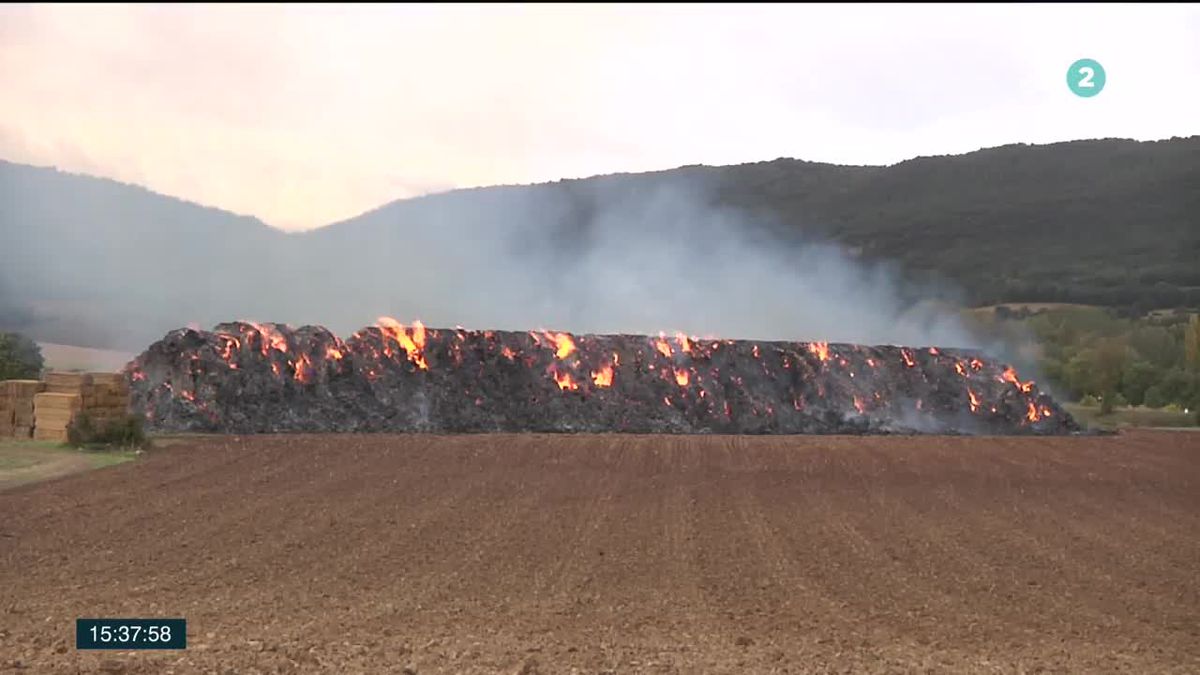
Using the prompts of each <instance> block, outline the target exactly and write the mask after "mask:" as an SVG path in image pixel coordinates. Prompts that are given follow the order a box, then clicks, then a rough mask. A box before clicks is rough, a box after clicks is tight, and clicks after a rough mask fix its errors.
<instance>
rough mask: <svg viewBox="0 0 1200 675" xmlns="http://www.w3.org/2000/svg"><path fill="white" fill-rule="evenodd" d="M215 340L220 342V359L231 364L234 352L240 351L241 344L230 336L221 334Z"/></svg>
mask: <svg viewBox="0 0 1200 675" xmlns="http://www.w3.org/2000/svg"><path fill="white" fill-rule="evenodd" d="M217 339H218V340H220V341H221V358H223V359H225V360H226V361H230V362H232V361H233V352H234V350H235V349H236V350H241V348H242V343H241V342H240V341H239V340H238V339H237V338H235V337H233V336H232V335H225V334H221V335H218V336H217ZM235 367H236V366H235Z"/></svg>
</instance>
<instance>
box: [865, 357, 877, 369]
mask: <svg viewBox="0 0 1200 675" xmlns="http://www.w3.org/2000/svg"><path fill="white" fill-rule="evenodd" d="M867 365H868V366H871V367H872V368H874V367H875V366H876V364H875V359H867Z"/></svg>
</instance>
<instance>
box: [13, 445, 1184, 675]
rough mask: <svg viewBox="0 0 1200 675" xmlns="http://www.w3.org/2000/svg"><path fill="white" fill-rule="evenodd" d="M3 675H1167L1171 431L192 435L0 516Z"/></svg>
mask: <svg viewBox="0 0 1200 675" xmlns="http://www.w3.org/2000/svg"><path fill="white" fill-rule="evenodd" d="M103 616H110V617H184V618H186V619H187V621H188V628H189V630H188V642H189V644H188V648H187V650H186V651H182V652H141V653H129V652H107V653H105V652H77V651H75V644H74V621H75V619H76V618H77V617H103ZM4 667H8V668H17V669H26V672H33V673H43V672H45V673H74V672H126V673H143V672H144V673H165V672H176V673H193V672H197V673H200V672H202V673H208V672H213V673H254V672H262V673H274V672H330V673H388V672H395V673H401V672H405V670H406V669H408V671H410V672H416V673H435V672H447V673H475V672H479V673H485V672H486V673H491V672H525V673H535V672H545V673H571V672H579V673H600V672H620V673H629V672H645V673H702V672H703V673H746V672H754V673H760V672H761V673H773V672H778V673H784V672H787V673H806V672H865V673H893V672H894V673H910V672H946V673H972V672H978V673H992V672H996V673H1019V672H1039V670H1040V671H1041V672H1072V673H1102V672H1128V673H1185V672H1187V673H1195V672H1200V433H1189V432H1150V431H1143V432H1129V433H1124V434H1121V435H1118V436H1111V437H1073V438H1065V437H1058V438H1014V437H1006V438H965V437H779V436H776V437H692V436H628V435H603V436H595V435H588V436H562V435H476V436H433V435H428V436H426V435H410V436H385V435H378V436H360V435H342V436H332V435H331V436H263V437H252V438H251V437H242V438H237V437H232V436H221V437H212V438H204V439H199V440H194V441H189V442H187V443H184V444H181V445H173V446H171V447H169V448H165V449H163V450H159V451H153V452H151V453H149V454H148V455H147V456H146V457H144V458H143V459H139V460H138V461H135V462H131V463H127V464H123V465H120V466H115V467H110V468H107V469H102V470H99V471H94V472H89V473H84V474H77V475H72V476H68V477H64V478H60V479H57V480H53V481H49V482H44V483H39V484H33V485H24V486H20V487H16V488H12V489H9V490H6V491H4V492H0V670H2V669H3V668H4Z"/></svg>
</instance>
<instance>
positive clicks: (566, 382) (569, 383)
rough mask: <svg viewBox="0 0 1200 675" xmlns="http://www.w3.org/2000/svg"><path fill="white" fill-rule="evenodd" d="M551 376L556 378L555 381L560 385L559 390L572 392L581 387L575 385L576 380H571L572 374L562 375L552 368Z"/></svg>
mask: <svg viewBox="0 0 1200 675" xmlns="http://www.w3.org/2000/svg"><path fill="white" fill-rule="evenodd" d="M550 374H551V375H552V376H553V377H554V381H555V382H556V383H557V384H558V388H559V389H562V390H564V391H566V390H567V389H570V390H571V391H575V390H577V389H579V385H578V384H576V383H575V380H573V379H571V374H570V373H560V372H558V370H557V369H556V368H554V367H553V366H551V367H550Z"/></svg>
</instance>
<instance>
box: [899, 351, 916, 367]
mask: <svg viewBox="0 0 1200 675" xmlns="http://www.w3.org/2000/svg"><path fill="white" fill-rule="evenodd" d="M900 357H901V358H903V359H904V365H906V366H908V367H909V368H912V367H913V366H915V365H917V362H916V361H913V357H912V354H910V353H909V351H908V350H907V349H901V350H900Z"/></svg>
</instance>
